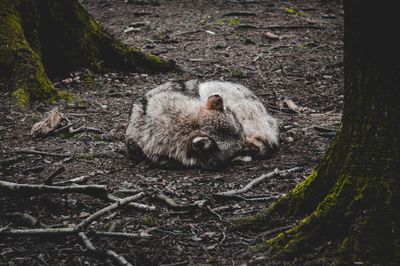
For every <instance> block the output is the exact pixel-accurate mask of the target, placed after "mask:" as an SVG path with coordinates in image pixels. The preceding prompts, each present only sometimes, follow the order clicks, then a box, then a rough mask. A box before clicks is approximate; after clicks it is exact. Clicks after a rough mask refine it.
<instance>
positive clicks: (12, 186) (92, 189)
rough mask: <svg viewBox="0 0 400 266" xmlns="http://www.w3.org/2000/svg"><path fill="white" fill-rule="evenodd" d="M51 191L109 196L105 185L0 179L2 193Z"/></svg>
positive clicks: (0, 192) (47, 192)
mask: <svg viewBox="0 0 400 266" xmlns="http://www.w3.org/2000/svg"><path fill="white" fill-rule="evenodd" d="M49 193H78V194H86V195H90V196H94V197H100V198H107V194H108V189H107V186H104V185H74V186H48V185H30V184H18V183H12V182H7V181H2V180H0V194H8V195H11V196H14V195H16V194H18V195H23V196H33V195H41V194H49Z"/></svg>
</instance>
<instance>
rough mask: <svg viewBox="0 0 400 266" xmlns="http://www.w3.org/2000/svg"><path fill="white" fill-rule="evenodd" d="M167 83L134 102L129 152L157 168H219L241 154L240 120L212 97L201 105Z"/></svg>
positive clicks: (178, 86) (183, 86)
mask: <svg viewBox="0 0 400 266" xmlns="http://www.w3.org/2000/svg"><path fill="white" fill-rule="evenodd" d="M193 84H194V83H191V82H187V83H183V82H182V83H177V82H169V83H166V84H163V85H161V86H158V87H156V88H155V89H153V90H150V91H149V92H147V93H146V94H145V95H144V96H142V97H139V98H138V99H136V100H135V101H134V102H133V104H132V108H131V114H130V118H129V123H128V127H127V130H126V135H125V141H126V145H127V147H128V151H129V153H130V154H133V155H142V156H144V157H146V158H147V159H148V160H150V161H151V162H153V163H155V164H157V165H158V166H161V167H165V168H175V167H179V166H185V167H200V168H204V169H215V168H220V167H222V166H223V165H224V164H225V163H227V162H229V161H230V160H231V159H232V158H233V157H235V156H236V154H237V153H238V152H239V151H241V150H243V148H244V144H245V135H244V132H243V128H242V125H241V124H240V122H239V120H238V118H237V117H236V115H235V114H234V112H232V111H231V110H230V108H229V107H227V106H226V104H225V100H224V98H223V97H221V96H220V95H219V94H217V93H214V94H210V95H208V96H207V99H205V100H203V99H200V98H198V97H195V96H194V95H192V94H191V93H188V92H189V90H187V89H186V87H190V86H192V85H193Z"/></svg>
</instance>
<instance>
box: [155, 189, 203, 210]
mask: <svg viewBox="0 0 400 266" xmlns="http://www.w3.org/2000/svg"><path fill="white" fill-rule="evenodd" d="M154 198H156V199H158V200H160V201H162V202H164V203H165V204H166V205H167V206H168V207H170V208H172V209H175V210H193V209H197V208H199V205H196V204H189V205H182V204H179V203H177V202H176V201H175V200H173V199H172V198H170V197H168V196H167V195H165V194H164V193H163V192H162V191H159V192H157V193H156V194H155V195H154Z"/></svg>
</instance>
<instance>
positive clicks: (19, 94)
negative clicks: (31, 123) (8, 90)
mask: <svg viewBox="0 0 400 266" xmlns="http://www.w3.org/2000/svg"><path fill="white" fill-rule="evenodd" d="M12 96H13V97H14V98H15V103H16V105H17V106H18V107H20V108H27V107H29V99H30V96H29V93H28V92H27V91H26V90H24V89H16V90H14V92H13V93H12Z"/></svg>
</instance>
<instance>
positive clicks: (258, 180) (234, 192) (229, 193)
mask: <svg viewBox="0 0 400 266" xmlns="http://www.w3.org/2000/svg"><path fill="white" fill-rule="evenodd" d="M303 169H304V168H303V167H294V168H291V169H287V170H282V171H279V170H278V169H275V170H274V171H273V172H270V173H267V174H263V175H261V176H259V177H257V178H255V179H253V180H252V181H250V182H249V183H248V184H247V185H246V186H245V187H243V188H241V189H237V190H229V191H225V192H219V193H215V194H213V196H215V197H230V196H234V195H237V194H241V193H244V192H247V191H249V190H250V189H251V188H253V187H254V186H256V185H257V184H259V183H261V182H262V181H263V180H265V179H267V178H272V177H275V176H280V175H284V174H288V173H292V172H298V171H302V170H303Z"/></svg>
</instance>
